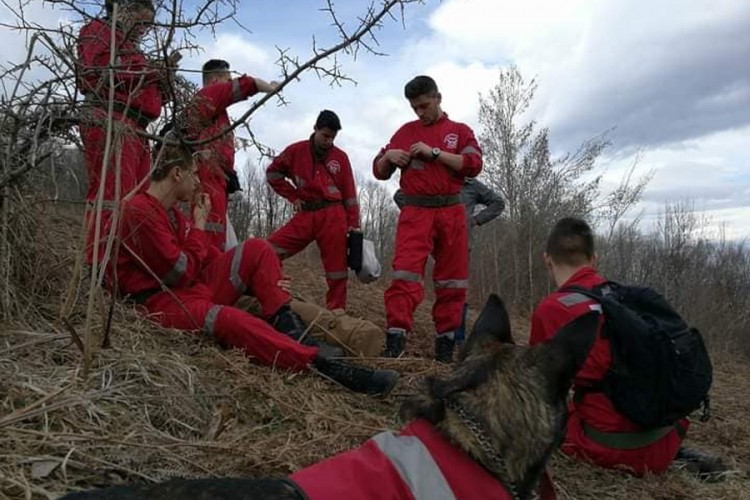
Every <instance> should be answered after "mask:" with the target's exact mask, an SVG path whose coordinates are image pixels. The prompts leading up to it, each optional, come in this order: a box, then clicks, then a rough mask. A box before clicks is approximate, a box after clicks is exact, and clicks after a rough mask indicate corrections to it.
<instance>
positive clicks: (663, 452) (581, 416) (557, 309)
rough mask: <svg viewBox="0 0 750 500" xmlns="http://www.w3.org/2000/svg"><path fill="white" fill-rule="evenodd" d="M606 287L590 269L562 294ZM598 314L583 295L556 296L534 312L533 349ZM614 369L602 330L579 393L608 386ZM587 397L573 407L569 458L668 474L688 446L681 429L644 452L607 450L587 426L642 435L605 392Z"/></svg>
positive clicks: (586, 394) (573, 278)
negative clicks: (584, 317) (595, 384)
mask: <svg viewBox="0 0 750 500" xmlns="http://www.w3.org/2000/svg"><path fill="white" fill-rule="evenodd" d="M605 281H606V280H605V279H604V278H603V277H602V276H600V275H598V274H597V273H596V271H595V270H594V269H593V268H592V267H588V266H587V267H584V268H582V269H580V270H579V271H578V272H576V273H575V274H574V275H573V276H571V278H570V279H569V280H568V281H567V282H565V284H564V285H563V286H562V287H560V288H565V287H569V286H581V287H584V288H589V289H590V288H593V287H595V286H597V285H600V284H602V283H604V282H605ZM592 309H594V310H601V306H600V305H599V304H598V303H597V302H596V301H594V300H591V299H589V298H588V297H585V296H583V295H581V294H571V293H568V292H563V293H561V292H554V293H552V294H551V295H549V296H547V297H546V298H545V299H544V300H542V302H541V303H540V304H539V305H538V306H537V308H536V310H535V311H534V315H533V316H532V320H531V336H530V338H529V343H530V344H531V345H534V344H538V343H541V342H546V341H548V340H550V339H551V338H552V336H553V335H554V334H555V333H556V332H557V331H558V330H559V329H560V328H561V327H562V326H564V325H566V324H567V323H569V322H571V321H573V320H574V319H576V318H578V317H579V316H582V315H584V314H586V313H588V312H590V311H591V310H592ZM602 321H603V318H602ZM611 366H612V357H611V355H610V349H609V340H607V339H606V338H602V336H601V328H600V331H599V332H598V333H597V337H596V340H595V342H594V345H593V346H592V347H591V350H590V351H589V355H588V358H586V361H585V362H584V364H583V366H582V367H581V369H580V370H579V372H578V374H576V377H575V379H574V380H573V388H574V389H576V388H581V387H584V388H585V387H587V386H590V385H591V383H592V382H597V381H600V380H602V379H603V378H604V376H605V375H606V373H607V372H608V371H609V369H610V367H611ZM582 394H583V396H582V397H583V399H582V400H578V401H573V402H571V403H570V405H569V407H568V410H569V411H568V414H569V416H568V427H567V432H566V435H565V441H564V443H563V445H562V448H561V449H562V451H563V452H564V453H566V454H568V455H571V456H573V457H575V458H578V459H580V460H584V461H588V462H592V463H594V464H596V465H599V466H601V467H606V468H610V469H622V470H625V471H628V472H631V473H633V474H635V475H643V474H645V473H646V472H651V473H659V472H664V471H665V470H667V468H668V467H669V464H670V463H671V462H672V460H673V459H674V457H675V455H676V454H677V451H678V450H679V448H680V444H681V443H682V437H681V436H680V434H679V433H678V432H677V430H676V429H673V430H671V431H670V432H668V433H667V434H666V435H665V436H664V437H662V438H661V439H658V440H656V441H655V442H652V443H651V444H648V445H646V446H643V447H640V448H635V449H613V448H609V447H606V446H603V445H602V444H600V443H599V442H596V441H594V440H592V439H591V438H590V437H589V436H588V435H587V434H586V431H585V429H584V427H585V426H590V427H592V428H593V429H595V430H596V431H599V432H602V433H637V432H639V431H642V429H641V428H639V427H638V426H636V425H635V424H634V423H632V422H631V421H630V420H628V419H627V418H626V417H625V416H623V415H622V414H620V413H618V412H617V410H615V408H614V406H613V405H612V402H611V401H610V400H609V398H607V396H605V395H604V394H603V393H602V392H583V393H582ZM576 399H577V398H576ZM680 425H681V427H682V428H683V429H687V426H688V421H687V420H683V421H681V422H680Z"/></svg>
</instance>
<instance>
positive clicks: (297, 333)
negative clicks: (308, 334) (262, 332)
mask: <svg viewBox="0 0 750 500" xmlns="http://www.w3.org/2000/svg"><path fill="white" fill-rule="evenodd" d="M268 322H269V323H270V324H271V326H273V327H274V328H275V329H277V330H278V331H280V332H281V333H286V334H287V335H289V336H290V337H292V338H293V339H294V340H299V339H300V338H301V337H302V335H304V333H305V329H306V327H305V324H304V323H303V322H302V318H300V317H299V315H298V314H297V313H296V312H294V311H292V308H291V307H289V304H284V305H283V306H281V307H280V308H279V310H278V311H276V314H274V315H273V316H271V318H270V319H269V320H268ZM303 343H304V342H303Z"/></svg>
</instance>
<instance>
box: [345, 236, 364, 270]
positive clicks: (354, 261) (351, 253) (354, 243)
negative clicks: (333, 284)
mask: <svg viewBox="0 0 750 500" xmlns="http://www.w3.org/2000/svg"><path fill="white" fill-rule="evenodd" d="M363 239H364V236H363V235H362V231H356V230H355V231H349V234H348V235H347V239H346V243H347V245H346V247H347V252H346V263H347V265H348V266H349V269H351V270H352V271H354V272H355V273H358V272H359V271H360V270H361V269H362V240H363Z"/></svg>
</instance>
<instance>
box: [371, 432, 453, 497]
mask: <svg viewBox="0 0 750 500" xmlns="http://www.w3.org/2000/svg"><path fill="white" fill-rule="evenodd" d="M372 440H373V441H374V442H375V444H377V446H378V448H380V451H382V452H383V454H384V455H385V456H386V457H388V460H390V461H391V463H392V464H393V466H394V467H395V469H396V470H397V471H398V473H399V475H400V476H401V479H403V481H404V482H405V483H406V484H407V486H408V488H409V490H410V491H411V494H412V495H413V496H414V498H417V499H423V498H425V499H427V498H435V499H438V498H439V499H441V500H454V499H455V498H456V497H455V495H454V494H453V491H451V488H450V485H449V484H448V481H447V480H446V479H445V476H443V473H442V472H441V471H440V468H439V467H438V465H437V464H436V463H435V459H433V458H432V455H431V454H430V451H429V450H428V449H427V447H426V446H425V445H424V444H423V443H422V441H420V440H419V438H417V437H415V436H395V435H394V434H393V433H391V432H383V433H380V434H378V435H377V436H375V437H373V438H372Z"/></svg>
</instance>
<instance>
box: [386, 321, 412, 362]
mask: <svg viewBox="0 0 750 500" xmlns="http://www.w3.org/2000/svg"><path fill="white" fill-rule="evenodd" d="M404 347H406V331H405V330H404V329H402V328H389V329H388V331H387V332H385V350H384V351H383V356H384V357H386V358H398V357H399V356H401V354H403V352H404Z"/></svg>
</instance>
